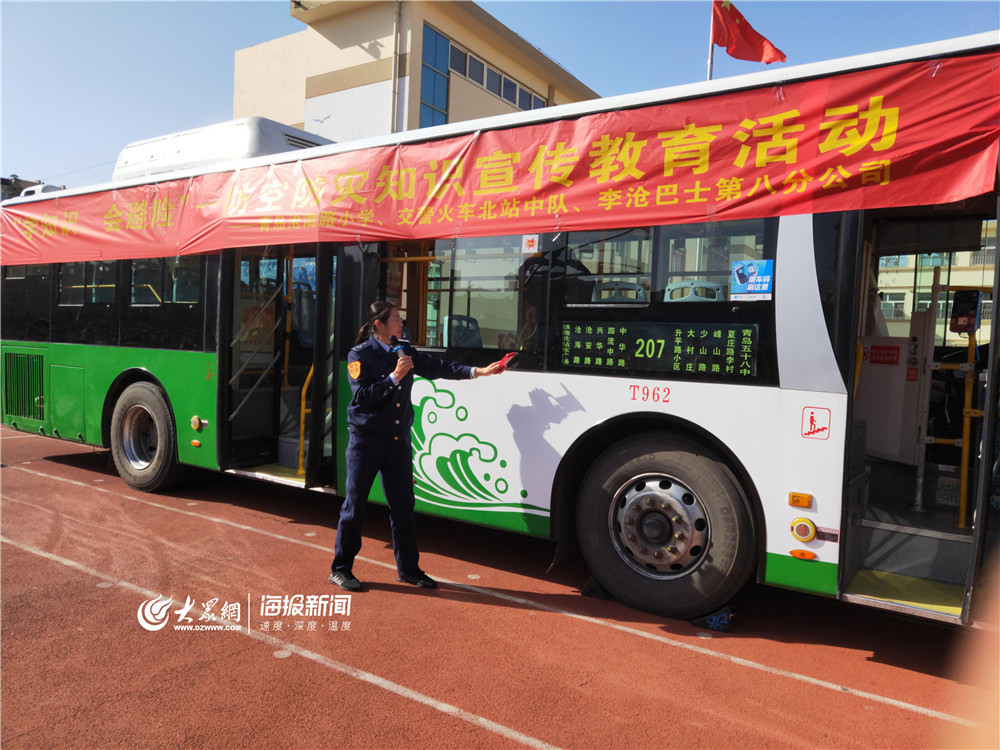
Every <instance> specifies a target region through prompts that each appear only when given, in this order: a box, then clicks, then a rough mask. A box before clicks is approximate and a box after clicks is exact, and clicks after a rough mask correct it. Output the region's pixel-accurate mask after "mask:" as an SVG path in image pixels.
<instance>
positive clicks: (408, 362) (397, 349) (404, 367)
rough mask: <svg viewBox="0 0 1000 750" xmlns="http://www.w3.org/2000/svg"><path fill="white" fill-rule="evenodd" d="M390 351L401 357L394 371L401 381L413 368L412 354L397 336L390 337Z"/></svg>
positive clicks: (394, 374)
mask: <svg viewBox="0 0 1000 750" xmlns="http://www.w3.org/2000/svg"><path fill="white" fill-rule="evenodd" d="M389 351H390V352H392V353H393V354H395V355H396V356H397V357H398V358H399V361H398V362H396V369H395V370H393V371H392V374H393V376H394V377H395V378H396V381H397V382H399V381H400V380H402V379H403V378H405V377H406V376H407V375H408V374H409V372H410V370H412V369H413V360H412V359H410V355H409V354H407V353H406V350H405V349H404V348H403V342H402V341H400V340H399V339H398V338H396V337H395V336H390V337H389Z"/></svg>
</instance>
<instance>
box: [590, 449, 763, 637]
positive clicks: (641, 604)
mask: <svg viewBox="0 0 1000 750" xmlns="http://www.w3.org/2000/svg"><path fill="white" fill-rule="evenodd" d="M577 533H578V536H579V541H580V547H581V550H582V551H583V555H584V557H585V558H586V560H587V563H588V565H589V566H590V570H591V572H592V573H593V574H594V576H595V577H596V578H597V580H598V581H599V582H600V583H601V585H602V586H603V587H604V589H605V590H606V591H607V592H608V593H610V594H611V595H612V596H614V597H615V598H616V599H618V600H619V601H621V602H623V603H624V604H627V605H629V606H632V607H635V608H637V609H641V610H644V611H647V612H652V613H655V614H660V615H665V616H667V617H675V618H679V619H690V618H693V617H699V616H701V615H705V614H708V613H710V612H713V611H715V610H717V609H719V608H720V607H722V606H724V605H725V604H726V603H728V602H729V601H730V600H731V599H732V598H733V597H734V596H735V595H736V593H737V592H738V591H739V590H740V589H741V588H742V587H743V585H744V584H745V583H746V581H747V579H748V578H749V577H750V573H751V572H752V570H753V564H754V547H755V545H754V540H753V524H752V521H751V517H750V511H749V506H748V504H747V501H746V499H745V496H744V493H743V491H742V489H741V487H740V485H739V483H738V482H737V480H736V478H735V476H734V475H733V473H732V471H730V469H729V467H728V466H726V464H724V463H723V462H722V461H720V460H719V459H718V458H716V457H715V456H713V455H712V454H710V453H708V452H707V451H706V450H705V449H704V448H702V447H701V446H700V445H698V444H696V443H694V442H691V441H688V440H684V439H683V438H678V437H674V436H670V435H665V434H658V433H651V434H647V435H639V436H636V437H632V438H628V439H626V440H623V441H621V442H619V443H617V444H615V445H613V446H612V447H611V448H609V449H608V450H607V451H605V452H604V453H603V454H602V455H601V456H599V457H598V459H597V461H596V462H595V463H594V464H593V465H592V466H591V468H590V470H589V471H588V472H587V474H586V476H585V477H584V480H583V484H582V486H581V491H580V497H579V501H578V503H577Z"/></svg>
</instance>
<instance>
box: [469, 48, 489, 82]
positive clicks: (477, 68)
mask: <svg viewBox="0 0 1000 750" xmlns="http://www.w3.org/2000/svg"><path fill="white" fill-rule="evenodd" d="M485 72H486V66H485V65H484V64H483V61H482V60H477V59H476V58H474V57H473V56H472V55H469V73H468V76H469V80H470V81H472V82H473V83H478V84H479V85H480V86H482V85H483V75H484V74H485Z"/></svg>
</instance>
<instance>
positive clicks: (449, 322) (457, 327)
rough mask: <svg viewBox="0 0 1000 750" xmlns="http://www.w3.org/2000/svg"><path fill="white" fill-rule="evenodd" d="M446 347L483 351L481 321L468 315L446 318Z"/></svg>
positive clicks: (448, 316) (446, 316)
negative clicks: (480, 330)
mask: <svg viewBox="0 0 1000 750" xmlns="http://www.w3.org/2000/svg"><path fill="white" fill-rule="evenodd" d="M444 345H445V346H457V347H461V348H463V349H482V348H483V337H482V335H481V334H480V332H479V321H478V320H476V319H475V318H471V317H469V316H468V315H445V316H444Z"/></svg>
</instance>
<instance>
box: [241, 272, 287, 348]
mask: <svg viewBox="0 0 1000 750" xmlns="http://www.w3.org/2000/svg"><path fill="white" fill-rule="evenodd" d="M280 292H281V287H280V286H279V287H278V288H277V289H275V290H274V294H272V295H271V296H270V297H269V298H268V300H267V302H265V303H264V304H263V305H261V306H260V307H259V308H258V309H257V314H256V315H254V316H253V317H252V318H250V320H249V321H247V322H246V323H244V324H243V327H242V328H241V329H240V332H239V333H237V334H236V338H234V339H233V340H232V341H230V342H229V348H230V349H232V348H233V347H234V346H236V344H237V342H238V341H239V340H240V339H242V338H243V336H244V335H245V334H246V332H247V331H249V330H250V327H251V326H253V324H254V323H256V322H257V318H259V317H260V316H261V315H263V314H264V311H265V310H267V309H269V306H270V304H271V303H272V302H274V299H275V297H277V296H278V294H279V293H280Z"/></svg>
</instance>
